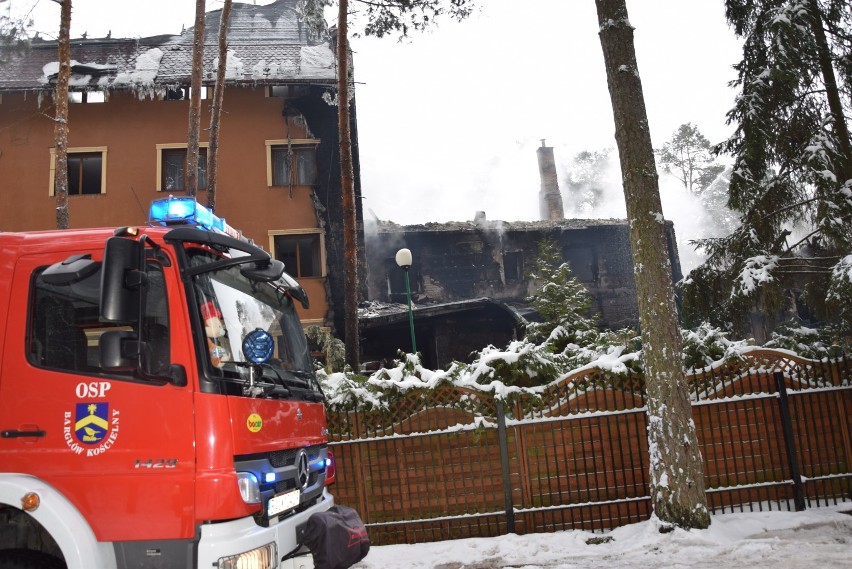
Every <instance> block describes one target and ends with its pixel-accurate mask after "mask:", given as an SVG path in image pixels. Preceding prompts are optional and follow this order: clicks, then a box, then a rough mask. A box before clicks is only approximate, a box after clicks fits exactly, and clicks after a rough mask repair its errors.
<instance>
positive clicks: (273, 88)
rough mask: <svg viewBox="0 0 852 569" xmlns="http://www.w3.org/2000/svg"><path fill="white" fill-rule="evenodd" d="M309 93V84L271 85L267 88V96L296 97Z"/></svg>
mask: <svg viewBox="0 0 852 569" xmlns="http://www.w3.org/2000/svg"><path fill="white" fill-rule="evenodd" d="M309 93H310V88H309V87H308V86H307V85H270V86H269V87H267V88H266V96H267V97H284V98H286V99H294V98H296V97H305V96H307V95H308V94H309Z"/></svg>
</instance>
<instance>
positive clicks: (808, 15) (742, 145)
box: [684, 0, 852, 332]
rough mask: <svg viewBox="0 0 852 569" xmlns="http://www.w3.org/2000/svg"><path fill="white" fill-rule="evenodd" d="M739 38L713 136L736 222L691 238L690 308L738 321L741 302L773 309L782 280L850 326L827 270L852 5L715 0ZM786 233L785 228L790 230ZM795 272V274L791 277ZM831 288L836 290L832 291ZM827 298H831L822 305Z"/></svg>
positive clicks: (849, 75)
mask: <svg viewBox="0 0 852 569" xmlns="http://www.w3.org/2000/svg"><path fill="white" fill-rule="evenodd" d="M725 6H726V15H727V18H728V21H729V23H730V24H731V25H732V26H733V28H734V31H735V32H736V34H737V35H738V36H739V37H741V38H743V40H744V41H743V58H742V61H741V62H740V63H739V64H737V65H736V66H735V67H736V69H737V71H738V77H737V79H736V80H735V81H734V82H733V83H732V85H733V86H734V87H738V88H739V89H740V94H739V96H738V97H737V99H736V103H735V106H734V108H733V109H731V111H730V112H729V113H728V122H729V123H734V124H736V125H737V128H736V131H735V132H734V134H733V135H732V136H731V137H730V138H729V139H728V140H727V141H725V142H723V143H722V144H720V145H719V146H718V147H717V150H718V151H720V152H726V153H729V154H731V155H733V156H734V167H733V173H732V176H731V184H730V193H729V198H728V203H729V205H730V206H731V208H732V209H734V210H736V211H737V212H739V213H740V215H741V226H740V227H739V228H738V229H737V230H736V231H734V232H733V233H732V234H731V235H729V236H727V237H725V238H721V239H708V240H703V241H700V242H699V245H700V246H701V247H702V248H704V250H705V251H706V252H707V253H708V259H707V261H706V262H705V263H704V264H703V265H701V266H700V267H698V268H697V269H695V270H694V271H693V272H692V273H691V274H690V278H689V279H688V281H687V286H685V288H684V300H685V308H686V309H687V310H688V311H689V313H691V314H695V315H696V316H697V317H703V318H706V319H708V320H710V321H712V322H714V323H715V324H718V325H728V326H730V327H732V328H734V329H738V330H739V331H749V326H748V320H747V319H746V318H745V316H747V315H748V312H749V310H750V309H752V308H753V307H760V308H761V309H762V310H763V311H764V312H769V313H775V312H777V311H778V310H779V309H780V308H781V307H784V306H787V305H788V303H789V301H788V300H787V299H786V298H785V296H786V295H787V294H789V291H790V290H794V289H799V288H801V289H802V290H803V295H802V296H801V299H802V300H804V301H805V302H806V303H807V304H808V305H809V307H810V309H811V311H812V312H813V313H815V314H817V315H818V316H821V317H822V318H823V319H825V320H827V321H836V322H838V323H839V324H841V325H843V326H845V327H846V328H847V331H849V332H852V319H850V317H849V316H844V314H847V315H848V314H849V312H848V311H846V312H845V313H844V312H843V311H838V310H836V308H837V307H838V306H844V305H845V306H849V305H850V304H852V298H851V297H850V296H849V295H848V293H845V294H843V293H834V294H826V291H829V293H830V291H842V290H847V291H848V290H849V288H848V287H845V288H844V287H838V285H839V284H840V283H838V282H837V278H838V276H839V277H841V278H842V277H843V275H846V274H847V272H846V271H845V270H844V269H843V267H844V266H845V265H842V263H843V262H844V259H846V258H847V257H848V256H849V254H850V253H852V141H850V133H849V124H848V116H849V114H850V112H852V35H850V30H852V10H850V9H849V2H848V0H726V2H725ZM791 235H792V237H790V238H789V239H788V236H791ZM803 283H804V284H803ZM838 295H839V296H838ZM832 305H833V307H832Z"/></svg>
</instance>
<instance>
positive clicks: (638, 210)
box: [595, 0, 710, 528]
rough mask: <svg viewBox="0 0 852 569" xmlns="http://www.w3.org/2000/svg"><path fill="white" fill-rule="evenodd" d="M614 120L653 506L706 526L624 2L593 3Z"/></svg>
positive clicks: (686, 523) (663, 515)
mask: <svg viewBox="0 0 852 569" xmlns="http://www.w3.org/2000/svg"><path fill="white" fill-rule="evenodd" d="M595 5H596V6H597V12H598V23H599V25H600V32H599V35H600V40H601V48H602V49H603V55H604V63H605V65H606V75H607V84H608V86H609V93H610V98H611V99H612V110H613V116H614V118H615V139H616V143H617V146H618V153H619V159H620V162H621V173H622V179H623V181H624V198H625V202H626V205H627V219H628V222H629V226H630V241H631V243H632V251H633V264H634V267H635V268H634V274H635V277H636V296H637V300H638V305H639V323H640V326H641V328H642V330H641V333H642V345H643V348H644V358H645V382H646V390H647V405H648V447H649V451H650V468H651V500H652V503H653V505H654V512H655V513H656V515H657V517H659V518H660V520H662V521H664V522H668V523H672V524H675V525H677V526H680V527H684V528H706V527H707V526H709V525H710V514H709V512H708V510H707V504H706V496H705V493H704V472H703V465H702V460H701V452H700V450H699V448H698V439H697V436H696V433H695V425H694V423H693V422H692V407H691V405H690V401H689V394H688V392H687V389H686V379H685V375H684V371H683V365H682V363H681V358H680V354H681V353H682V339H681V334H680V326H679V324H678V319H677V308H676V306H675V299H674V289H673V286H672V271H671V266H670V264H669V256H668V246H667V244H666V235H665V225H664V219H663V213H662V211H663V210H662V204H661V202H660V191H659V184H658V176H657V170H656V165H655V163H654V150H653V147H652V145H651V133H650V130H649V127H648V116H647V112H646V111H645V99H644V95H643V93H642V82H641V80H640V78H639V69H638V66H637V64H636V53H635V49H634V46H633V27H632V26H631V25H630V22H629V20H628V17H627V6H626V5H625V0H595Z"/></svg>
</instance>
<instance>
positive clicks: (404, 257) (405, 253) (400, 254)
mask: <svg viewBox="0 0 852 569" xmlns="http://www.w3.org/2000/svg"><path fill="white" fill-rule="evenodd" d="M396 264H397V265H399V266H400V267H402V268H403V269H405V270H408V267H410V266H411V251H409V250H408V249H400V250H399V251H397V252H396Z"/></svg>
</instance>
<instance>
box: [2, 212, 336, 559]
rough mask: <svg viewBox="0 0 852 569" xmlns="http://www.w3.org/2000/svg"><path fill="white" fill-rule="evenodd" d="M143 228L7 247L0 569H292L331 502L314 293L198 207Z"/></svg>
mask: <svg viewBox="0 0 852 569" xmlns="http://www.w3.org/2000/svg"><path fill="white" fill-rule="evenodd" d="M149 224H150V225H152V226H149V227H139V228H133V227H122V228H118V229H114V230H113V229H86V230H66V231H43V232H30V233H0V568H3V569H6V568H16V569H25V568H26V569H36V568H37V569H48V568H53V567H67V568H68V569H113V568H115V569H124V568H131V567H132V568H141V569H145V568H158V569H160V568H175V569H177V568H180V569H186V568H204V569H209V568H213V569H231V568H233V569H236V568H240V569H270V568H278V567H290V566H294V565H295V562H294V561H293V560H292V559H291V560H287V561H282V559H283V558H285V557H286V556H287V554H288V553H290V552H291V551H293V550H295V549H297V548H298V542H299V537H298V536H299V531H300V530H301V529H302V528H303V527H304V525H305V523H306V521H307V519H308V518H309V517H310V516H311V515H312V514H313V513H316V512H320V511H325V510H327V509H329V508H330V507H331V506H333V504H334V501H333V498H332V496H331V495H330V494H329V493H328V491H327V489H326V487H327V486H328V484H330V483H331V482H332V481H333V480H334V466H333V458H332V456H331V453H329V452H328V429H327V426H326V416H325V408H324V397H323V394H322V391H321V389H320V386H319V384H318V383H317V380H316V377H315V374H314V372H313V366H312V362H311V360H310V355H309V351H308V346H307V343H306V340H305V335H304V332H303V330H302V327H301V324H300V322H299V318H298V315H297V313H296V310H295V307H294V301H295V302H301V303H303V304H304V305H307V297H306V295H305V293H304V290H303V289H302V288H301V287H300V286H299V284H298V283H297V282H296V281H295V280H293V279H292V277H290V276H289V275H288V274H287V273H286V272H284V266H283V264H282V263H281V262H280V261H277V260H274V259H272V258H271V257H270V255H269V254H268V253H266V252H265V251H263V250H262V249H261V248H259V247H257V246H255V245H253V244H252V243H250V242H249V241H248V240H246V239H243V238H240V236H239V234H238V232H236V231H234V230H233V229H232V228H230V227H229V226H227V224H226V223H225V222H224V220H222V219H221V218H218V217H216V216H215V215H213V214H212V213H211V212H210V211H208V210H206V209H205V208H204V207H203V206H201V205H200V204H197V203H196V202H195V201H194V200H192V199H184V198H173V199H167V200H159V201H157V202H154V204H152V206H151V211H150V219H149ZM299 559H300V561H299V562H298V564H299V565H304V564H305V563H308V564H310V558H309V557H308V558H305V557H302V558H299Z"/></svg>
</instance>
